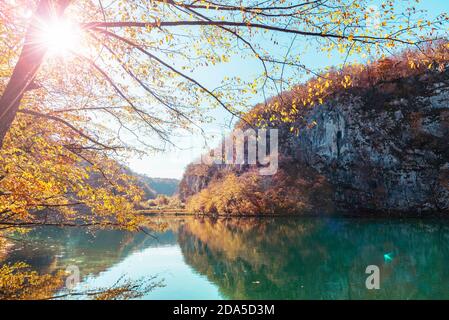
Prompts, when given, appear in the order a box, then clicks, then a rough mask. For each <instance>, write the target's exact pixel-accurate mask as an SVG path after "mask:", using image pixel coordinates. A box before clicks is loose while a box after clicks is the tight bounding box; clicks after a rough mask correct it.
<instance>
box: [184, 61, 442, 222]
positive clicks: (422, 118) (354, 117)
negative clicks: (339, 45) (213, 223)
mask: <svg viewBox="0 0 449 320" xmlns="http://www.w3.org/2000/svg"><path fill="white" fill-rule="evenodd" d="M447 66H448V65H447V64H446V65H444V66H443V67H442V66H441V65H440V67H439V69H438V70H433V69H431V68H427V69H426V70H423V71H421V72H419V73H414V74H412V75H408V76H402V77H390V78H387V79H377V81H376V82H375V83H373V84H372V85H369V86H365V87H360V86H353V87H351V88H348V89H347V90H343V91H341V92H336V93H334V94H332V96H330V97H328V98H327V99H326V101H324V102H323V103H321V104H319V105H318V106H314V107H313V108H305V109H304V110H301V111H300V115H301V116H300V117H297V118H298V119H299V118H300V119H301V121H296V124H297V125H298V130H297V134H293V133H292V130H291V129H290V126H291V124H290V123H288V124H287V123H277V124H276V127H277V128H278V129H279V143H280V145H279V151H280V170H282V171H283V172H284V174H285V172H287V174H286V176H289V177H291V176H295V179H296V180H295V181H297V180H298V179H302V180H304V179H305V180H307V179H309V180H310V175H309V176H304V174H302V172H304V171H305V170H308V171H311V172H313V173H314V176H320V177H324V179H325V182H326V183H327V184H328V185H329V188H327V189H326V190H327V191H326V192H327V194H326V197H329V201H330V204H331V206H330V209H329V210H330V211H331V212H347V213H353V214H359V213H366V212H376V213H379V212H383V213H399V214H431V213H440V214H449V69H448V67H447ZM311 124H313V125H311ZM288 168H290V170H288ZM292 168H294V169H293V171H294V172H293V173H292ZM242 170H243V171H242ZM248 170H249V168H248V167H246V168H243V169H242V168H239V169H238V170H237V169H235V168H234V169H233V168H230V167H229V166H220V167H217V166H205V165H202V167H201V168H198V167H196V168H195V166H190V167H189V168H188V170H187V171H186V173H185V175H184V178H183V180H182V182H181V185H180V193H181V196H183V197H184V198H188V197H190V196H191V195H193V194H196V193H197V192H199V191H200V190H201V189H203V188H205V187H207V186H208V185H209V184H210V182H211V181H219V180H220V179H222V177H223V176H225V175H226V173H227V172H229V171H233V172H234V173H235V174H236V175H237V176H241V175H242V174H243V173H244V172H246V171H248ZM267 179H268V180H270V179H271V180H272V179H275V177H267V178H264V180H265V184H266V180H267ZM290 192H291V190H290ZM297 192H298V193H301V192H303V190H299V189H298V190H297ZM311 199H312V198H310V197H308V198H307V201H308V202H309V203H307V208H309V209H311V210H313V209H314V208H317V203H313V201H318V202H319V201H320V200H319V199H315V200H311ZM276 201H282V198H281V199H276ZM262 213H263V212H262Z"/></svg>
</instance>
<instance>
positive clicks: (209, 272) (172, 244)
mask: <svg viewBox="0 0 449 320" xmlns="http://www.w3.org/2000/svg"><path fill="white" fill-rule="evenodd" d="M165 222H167V224H168V225H167V226H166V228H165V229H164V230H162V231H161V230H159V231H152V233H153V235H154V236H156V238H157V239H153V238H152V237H149V236H147V235H145V234H143V233H130V232H125V231H117V230H101V231H93V230H86V229H82V228H69V229H62V228H55V227H41V228H36V229H33V230H31V231H30V232H28V233H26V234H24V235H14V236H15V238H20V239H21V241H20V242H15V244H14V246H13V248H12V249H11V250H10V253H9V254H8V255H7V257H6V258H4V260H3V261H2V262H1V263H0V264H3V263H11V262H15V261H25V262H27V263H28V264H30V265H31V266H32V268H33V269H35V270H37V271H39V272H41V273H48V272H53V271H55V270H59V269H63V270H64V269H65V268H67V267H68V266H70V265H75V266H77V267H78V268H79V270H80V273H81V283H80V284H79V285H78V287H77V290H85V289H94V288H99V287H108V286H111V285H113V284H114V283H115V282H117V280H118V279H120V278H121V277H123V278H126V279H132V280H140V279H145V278H150V277H152V278H154V280H155V281H156V280H157V281H161V282H162V283H163V285H164V286H163V287H160V288H156V289H154V290H153V291H151V292H149V293H147V294H145V296H144V297H143V298H144V299H431V298H433V299H447V298H449V246H448V244H449V221H446V220H417V219H412V220H386V219H342V218H262V219H249V218H240V219H236V218H233V219H227V220H224V219H220V220H212V219H195V218H173V219H169V218H168V219H167V220H166V221H165ZM368 265H376V266H378V268H379V271H380V289H378V290H368V289H367V288H366V286H365V281H366V278H367V277H368V276H369V275H368V274H366V273H365V270H366V267H367V266H368Z"/></svg>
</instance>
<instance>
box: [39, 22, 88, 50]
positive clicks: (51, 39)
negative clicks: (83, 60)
mask: <svg viewBox="0 0 449 320" xmlns="http://www.w3.org/2000/svg"><path fill="white" fill-rule="evenodd" d="M41 42H42V43H43V45H45V46H46V47H47V48H48V52H49V53H50V54H52V55H66V54H67V53H68V52H70V51H73V50H78V49H79V48H80V47H81V46H82V41H81V30H80V28H79V27H78V26H77V25H76V24H75V23H73V22H71V21H69V20H55V21H53V22H51V23H49V24H47V25H46V26H45V27H44V28H43V30H42V36H41Z"/></svg>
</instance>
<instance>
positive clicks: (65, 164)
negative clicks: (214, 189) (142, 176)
mask: <svg viewBox="0 0 449 320" xmlns="http://www.w3.org/2000/svg"><path fill="white" fill-rule="evenodd" d="M368 4H369V1H350V0H315V1H304V2H297V1H285V0H279V1H269V2H265V1H264V2H260V1H255V0H248V1H236V0H228V1H220V3H216V2H213V1H173V0H137V1H121V2H115V1H111V2H105V1H104V0H95V1H94V0H79V1H70V0H35V1H24V0H8V1H2V2H1V3H0V9H1V10H0V29H1V34H2V37H1V38H0V41H1V42H2V46H1V47H0V49H1V54H0V66H1V69H0V94H1V97H0V145H1V147H2V149H1V160H0V162H1V163H0V197H1V199H0V200H1V201H0V215H1V219H2V221H7V220H8V219H11V217H14V218H20V219H22V220H23V219H24V220H25V221H26V222H27V223H29V222H31V221H32V220H33V219H35V216H34V211H35V210H36V209H44V208H45V209H48V208H52V209H55V208H57V211H58V212H63V215H64V216H66V217H67V216H70V217H72V218H73V219H75V218H79V217H78V216H77V215H76V213H75V212H76V210H74V208H77V209H79V208H80V207H81V208H85V207H87V208H88V209H89V211H91V212H92V213H93V214H92V215H90V216H89V221H88V223H106V221H109V222H110V221H111V219H112V220H113V223H118V224H126V225H131V226H133V227H135V226H136V225H137V224H138V222H137V221H138V219H137V214H136V210H135V207H136V204H137V203H138V202H139V201H140V198H141V192H140V191H139V190H138V188H136V187H135V186H134V184H133V180H132V178H131V177H129V176H127V175H126V174H124V173H123V171H122V170H121V168H120V165H119V162H120V159H122V157H123V156H124V155H126V152H128V151H131V152H146V151H148V150H151V151H154V150H161V149H163V148H164V147H165V145H167V144H171V143H173V142H172V141H171V139H170V136H171V133H173V132H176V130H178V129H188V128H193V127H195V126H199V125H200V124H201V122H202V121H206V120H207V118H205V116H204V112H203V111H204V108H208V107H209V106H210V107H221V108H224V109H226V110H228V111H229V112H230V113H231V114H232V115H234V116H236V117H241V115H242V112H243V111H244V110H245V107H246V106H247V101H248V100H247V99H249V97H250V96H251V95H254V93H256V92H262V94H263V96H264V100H265V102H266V101H267V98H266V93H271V92H277V91H282V90H284V89H285V88H287V86H289V85H290V84H291V83H292V82H291V81H290V80H291V79H290V78H296V76H297V75H300V74H307V73H316V70H313V69H312V68H310V67H309V66H307V65H304V63H303V62H302V61H301V54H302V53H304V52H305V51H306V49H304V50H303V49H302V46H303V45H307V46H309V50H318V51H323V52H333V51H334V50H335V49H337V50H338V51H340V52H341V54H342V55H344V56H347V57H349V56H351V55H353V54H357V53H358V54H362V53H364V54H366V55H368V56H370V55H373V56H378V55H382V54H386V53H388V52H391V51H392V50H394V49H395V48H398V47H400V48H401V47H403V46H414V47H417V48H418V49H419V48H421V47H422V46H423V45H425V44H426V43H427V42H429V41H434V40H435V39H438V38H440V37H442V36H444V35H445V33H444V32H445V30H446V29H445V28H446V26H447V15H446V14H444V13H443V14H441V15H440V16H438V17H436V18H435V19H434V20H426V19H425V13H424V12H422V11H420V10H417V9H415V8H413V7H410V8H404V7H403V6H399V5H396V2H395V1H386V2H383V3H379V6H378V9H377V13H376V12H374V11H375V10H374V11H373V10H371V9H369V10H365V8H368V7H369V6H368ZM372 11H373V12H372ZM373 14H374V18H375V19H374V20H376V19H377V20H378V21H377V20H376V23H374V24H373V23H371V22H372V20H373V19H371V18H372V15H373ZM370 17H371V18H370ZM367 21H368V22H369V21H371V22H370V23H367ZM298 39H301V41H302V42H301V47H299V46H297V45H296V43H297V40H298ZM268 43H269V44H270V46H269V47H267V48H266V47H264V44H268ZM284 47H285V50H281V49H283V48H284ZM271 50H273V51H272V52H271ZM236 56H240V57H241V58H243V59H254V60H256V61H257V62H258V63H259V65H260V76H259V77H257V78H256V79H254V81H243V80H241V79H239V78H237V77H233V78H230V79H223V83H222V85H221V86H219V87H218V88H214V89H213V88H208V87H207V86H206V85H205V84H203V83H202V82H201V81H200V80H198V78H197V75H196V74H195V71H196V70H207V69H206V68H207V66H211V65H214V64H218V63H226V62H227V61H229V60H230V59H233V58H235V57H236ZM288 68H290V71H291V72H290V73H289V75H287V71H286V69H288ZM295 82H297V79H295ZM350 83H351V81H350V79H349V80H347V83H345V85H350ZM319 94H322V93H321V92H320V93H319ZM153 138H155V139H153ZM93 178H95V179H93ZM93 180H97V182H95V183H94V182H93ZM98 181H100V182H98ZM45 219H46V218H45ZM45 219H44V221H47V220H45ZM47 222H48V221H47Z"/></svg>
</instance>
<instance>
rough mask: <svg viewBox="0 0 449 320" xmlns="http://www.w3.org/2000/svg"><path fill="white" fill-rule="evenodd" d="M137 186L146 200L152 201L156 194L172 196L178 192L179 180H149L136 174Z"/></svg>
mask: <svg viewBox="0 0 449 320" xmlns="http://www.w3.org/2000/svg"><path fill="white" fill-rule="evenodd" d="M134 175H135V176H137V177H138V180H139V184H140V186H141V187H142V188H143V190H144V191H145V194H146V197H147V198H148V199H154V198H156V196H157V195H158V194H163V195H166V196H172V195H174V194H175V193H176V191H177V190H178V185H179V180H177V179H170V178H150V177H148V176H146V175H143V174H136V173H134Z"/></svg>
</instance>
